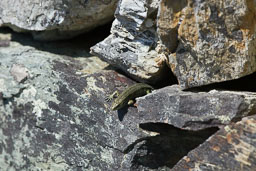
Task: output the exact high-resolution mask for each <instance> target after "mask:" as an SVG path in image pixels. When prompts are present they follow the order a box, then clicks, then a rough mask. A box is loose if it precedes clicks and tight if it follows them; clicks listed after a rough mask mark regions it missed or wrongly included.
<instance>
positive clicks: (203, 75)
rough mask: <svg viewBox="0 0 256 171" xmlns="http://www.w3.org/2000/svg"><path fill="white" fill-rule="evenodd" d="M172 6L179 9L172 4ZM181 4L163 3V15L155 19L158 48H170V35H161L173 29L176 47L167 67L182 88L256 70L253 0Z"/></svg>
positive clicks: (164, 0)
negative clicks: (176, 42) (176, 39)
mask: <svg viewBox="0 0 256 171" xmlns="http://www.w3.org/2000/svg"><path fill="white" fill-rule="evenodd" d="M176 3H178V4H179V7H180V8H176V5H173V4H176ZM183 3H184V2H182V1H173V3H167V1H166V0H163V1H162V6H163V5H164V7H162V8H161V10H163V11H162V12H160V14H161V13H163V14H167V15H159V19H158V23H160V24H159V28H158V29H159V33H161V34H160V39H161V40H162V42H163V44H171V45H174V44H175V40H174V39H173V36H169V40H168V39H167V38H166V37H163V36H161V35H168V32H171V31H173V29H174V28H177V32H178V38H179V42H180V43H179V46H178V48H177V50H176V52H175V53H173V54H170V55H169V66H170V67H171V69H172V71H173V72H174V74H175V75H176V76H177V78H178V81H179V83H180V85H181V86H182V87H183V88H189V87H196V86H201V85H206V84H210V83H215V82H221V81H226V80H232V79H237V78H240V77H242V76H245V75H248V74H251V73H253V72H255V71H256V61H255V56H256V50H255V45H256V39H255V29H254V28H255V23H256V18H255V6H256V5H255V2H254V1H253V0H248V1H240V0H235V1H231V0H226V1H213V0H210V1H204V2H199V3H196V2H195V1H192V0H188V1H187V5H186V6H184V5H182V4H183ZM182 7H183V8H182ZM168 9H173V10H169V11H168ZM175 9H176V11H175ZM166 10H167V12H166ZM167 16H169V17H167ZM178 21H179V22H178ZM161 23H165V25H167V26H168V27H163V26H162V25H161ZM167 23H168V24H167ZM172 25H174V26H175V27H174V26H173V27H172ZM162 32H163V33H162ZM171 45H168V46H166V48H167V51H172V46H171Z"/></svg>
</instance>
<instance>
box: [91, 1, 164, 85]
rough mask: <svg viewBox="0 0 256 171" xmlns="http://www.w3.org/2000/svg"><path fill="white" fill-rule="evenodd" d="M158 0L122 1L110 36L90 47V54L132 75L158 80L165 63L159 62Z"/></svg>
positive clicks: (139, 78) (153, 81)
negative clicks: (157, 50) (157, 33)
mask: <svg viewBox="0 0 256 171" xmlns="http://www.w3.org/2000/svg"><path fill="white" fill-rule="evenodd" d="M158 4H159V0H153V1H147V0H139V1H135V0H121V1H120V2H119V5H118V8H117V11H116V14H115V17H116V19H115V20H114V22H113V25H112V29H111V35H110V36H109V37H107V38H106V39H105V40H104V41H102V42H100V43H98V44H96V45H95V46H93V47H92V48H91V53H93V54H95V55H97V56H99V57H101V58H102V59H103V60H105V61H107V62H108V63H110V64H112V65H114V66H115V67H117V68H119V69H121V70H123V71H124V72H125V73H127V74H128V75H130V76H131V77H132V78H134V79H136V80H138V81H143V82H145V81H146V82H151V83H156V82H157V81H159V80H161V78H163V75H164V74H163V73H165V65H163V64H162V63H161V61H157V60H156V57H157V55H158V54H157V52H156V50H155V49H156V43H157V40H158V38H157V35H156V22H155V21H156V20H155V18H156V14H157V13H156V12H157V8H158Z"/></svg>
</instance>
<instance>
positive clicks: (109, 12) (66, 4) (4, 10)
mask: <svg viewBox="0 0 256 171" xmlns="http://www.w3.org/2000/svg"><path fill="white" fill-rule="evenodd" d="M116 4H117V0H113V1H101V0H96V1H95V0H89V1H80V0H52V1H46V0H42V1H33V0H24V1H9V0H1V1H0V26H8V27H10V28H12V29H13V30H15V31H19V32H32V33H33V37H34V38H35V39H39V40H57V39H66V38H71V37H74V36H76V35H78V34H81V33H83V32H86V31H89V30H92V29H93V28H95V27H97V26H99V25H103V24H105V23H107V22H110V21H111V20H112V19H113V16H114V15H113V14H114V11H115V8H116Z"/></svg>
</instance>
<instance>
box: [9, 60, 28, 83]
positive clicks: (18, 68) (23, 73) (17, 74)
mask: <svg viewBox="0 0 256 171" xmlns="http://www.w3.org/2000/svg"><path fill="white" fill-rule="evenodd" d="M10 73H11V75H12V76H13V77H14V79H15V80H16V81H18V82H22V81H24V80H25V79H26V78H27V77H28V73H27V68H25V67H24V66H23V65H17V64H14V65H13V66H12V68H11V70H10Z"/></svg>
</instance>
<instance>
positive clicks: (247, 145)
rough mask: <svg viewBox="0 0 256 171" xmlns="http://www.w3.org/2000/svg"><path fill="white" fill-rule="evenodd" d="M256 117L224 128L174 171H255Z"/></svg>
mask: <svg viewBox="0 0 256 171" xmlns="http://www.w3.org/2000/svg"><path fill="white" fill-rule="evenodd" d="M255 137H256V116H252V117H247V118H244V119H243V120H242V121H240V122H238V123H235V124H231V125H228V126H225V127H224V128H223V129H221V130H219V131H218V132H217V133H216V134H215V135H213V136H212V137H210V138H209V139H208V140H207V141H206V142H204V143H203V144H201V145H200V146H199V147H198V148H196V149H195V150H192V151H191V152H189V153H188V155H187V156H185V157H184V158H183V159H182V160H181V161H180V162H179V163H178V164H177V165H176V166H175V167H174V168H173V169H172V170H174V171H183V170H191V171H193V170H194V171H199V170H217V171H221V170H227V171H231V170H233V171H240V170H255V168H256V163H255V161H256V138H255Z"/></svg>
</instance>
